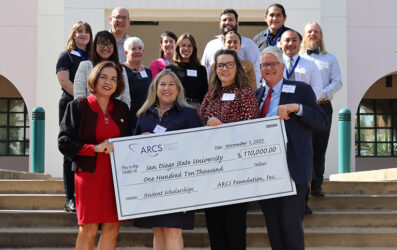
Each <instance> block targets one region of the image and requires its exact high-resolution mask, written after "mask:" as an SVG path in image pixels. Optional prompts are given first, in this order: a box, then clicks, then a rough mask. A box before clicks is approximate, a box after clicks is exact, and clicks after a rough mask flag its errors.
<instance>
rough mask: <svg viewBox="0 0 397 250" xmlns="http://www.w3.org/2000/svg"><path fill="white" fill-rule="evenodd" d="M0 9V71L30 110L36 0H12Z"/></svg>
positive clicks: (34, 86)
mask: <svg viewBox="0 0 397 250" xmlns="http://www.w3.org/2000/svg"><path fill="white" fill-rule="evenodd" d="M1 5H2V6H1V8H0V34H1V39H0V48H1V49H0V58H1V60H0V74H1V75H3V76H4V77H6V78H7V79H8V80H9V81H10V82H11V83H12V84H14V85H15V87H16V88H17V89H18V91H19V92H20V93H21V95H22V97H23V98H24V100H25V103H26V105H27V107H28V110H29V112H31V111H32V109H33V107H34V106H35V103H36V89H37V65H36V64H37V1H36V0H13V1H6V4H3V3H2V4H1Z"/></svg>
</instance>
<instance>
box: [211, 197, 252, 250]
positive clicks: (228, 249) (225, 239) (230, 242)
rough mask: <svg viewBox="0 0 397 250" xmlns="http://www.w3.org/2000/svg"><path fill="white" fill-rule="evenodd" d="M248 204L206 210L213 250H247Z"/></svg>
mask: <svg viewBox="0 0 397 250" xmlns="http://www.w3.org/2000/svg"><path fill="white" fill-rule="evenodd" d="M246 217H247V203H241V204H235V205H228V206H222V207H215V208H207V209H205V220H206V222H207V229H208V235H209V238H210V244H211V249H212V250H245V249H246V244H247V243H246V235H245V234H246V231H247V227H246Z"/></svg>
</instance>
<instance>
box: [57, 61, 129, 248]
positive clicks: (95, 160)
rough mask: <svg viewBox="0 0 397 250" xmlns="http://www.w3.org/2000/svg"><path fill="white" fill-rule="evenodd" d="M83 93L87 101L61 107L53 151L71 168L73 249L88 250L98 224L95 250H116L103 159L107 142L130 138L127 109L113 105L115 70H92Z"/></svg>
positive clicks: (118, 80)
mask: <svg viewBox="0 0 397 250" xmlns="http://www.w3.org/2000/svg"><path fill="white" fill-rule="evenodd" d="M87 87H88V90H89V91H90V92H91V93H92V95H90V96H88V97H87V98H80V99H76V100H73V101H72V102H70V103H68V105H67V108H66V112H65V115H64V117H63V119H62V122H61V125H60V128H61V129H60V132H59V136H58V147H59V149H60V151H61V152H62V153H63V154H64V155H65V157H67V158H69V159H70V160H72V161H73V162H74V164H75V166H76V173H75V186H76V206H77V221H78V224H79V232H78V235H77V240H76V249H78V250H79V249H94V241H95V236H96V234H97V232H98V226H99V223H101V224H102V226H101V236H100V238H99V242H98V249H106V250H108V249H110V250H111V249H115V248H116V239H117V235H118V232H119V227H120V221H119V220H118V217H117V209H116V201H115V197H114V188H113V179H112V170H111V166H110V157H109V153H110V152H112V151H113V145H112V144H111V143H110V142H109V141H108V139H109V138H115V137H120V136H127V135H130V134H131V129H130V127H129V116H128V113H129V111H128V106H127V105H126V104H125V103H123V102H122V101H119V100H117V99H115V98H116V97H117V96H119V95H120V94H121V93H122V92H123V90H124V81H123V78H122V74H121V70H120V67H119V66H117V65H116V64H115V63H114V62H110V61H106V62H102V63H99V64H97V65H96V66H95V68H94V69H93V70H92V71H91V74H90V76H89V77H88V82H87Z"/></svg>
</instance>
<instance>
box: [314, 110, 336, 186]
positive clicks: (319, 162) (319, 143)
mask: <svg viewBox="0 0 397 250" xmlns="http://www.w3.org/2000/svg"><path fill="white" fill-rule="evenodd" d="M320 107H321V108H322V109H323V110H324V112H325V114H326V115H327V129H326V130H325V131H323V132H316V131H313V135H312V141H313V181H312V185H311V189H312V190H319V189H321V185H322V184H323V179H324V171H325V153H326V152H327V147H328V139H329V133H330V131H331V124H332V112H333V110H332V105H331V103H327V104H321V105H320Z"/></svg>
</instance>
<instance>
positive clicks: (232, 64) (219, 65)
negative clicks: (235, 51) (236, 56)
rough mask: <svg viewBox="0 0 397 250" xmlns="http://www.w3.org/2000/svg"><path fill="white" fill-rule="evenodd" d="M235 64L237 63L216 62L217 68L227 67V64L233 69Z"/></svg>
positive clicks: (228, 67)
mask: <svg viewBox="0 0 397 250" xmlns="http://www.w3.org/2000/svg"><path fill="white" fill-rule="evenodd" d="M234 65H236V63H235V62H228V63H217V64H216V69H217V70H222V69H224V68H225V66H226V68H227V69H233V68H234Z"/></svg>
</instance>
